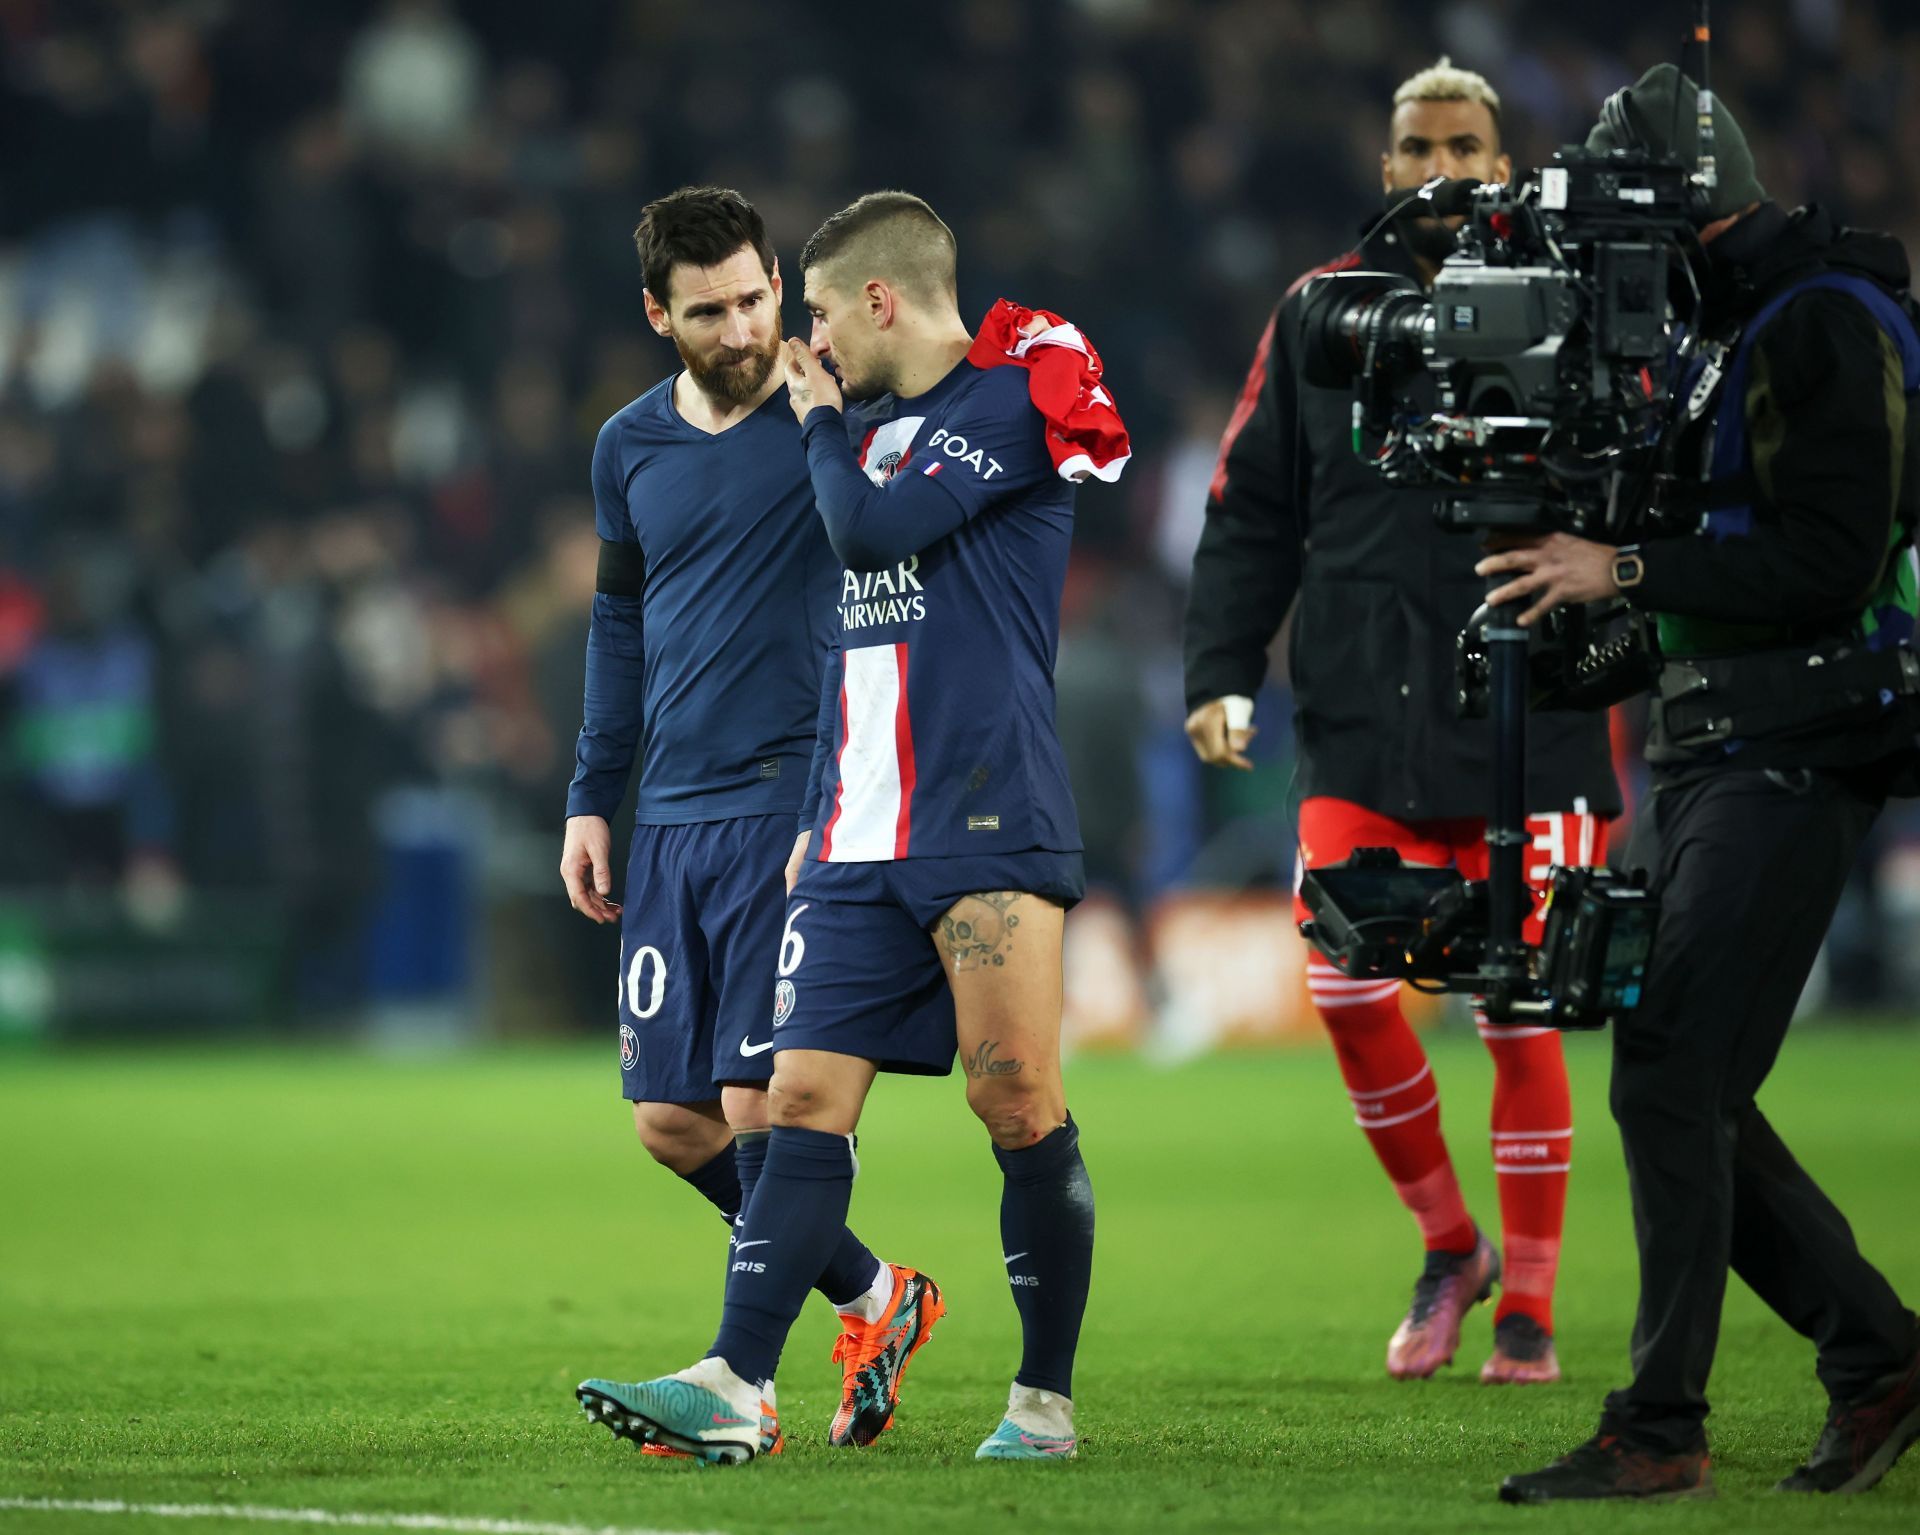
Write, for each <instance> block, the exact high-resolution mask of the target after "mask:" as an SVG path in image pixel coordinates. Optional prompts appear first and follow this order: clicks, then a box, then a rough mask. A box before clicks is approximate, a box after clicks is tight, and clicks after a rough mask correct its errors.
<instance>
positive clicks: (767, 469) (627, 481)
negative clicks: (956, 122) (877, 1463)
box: [561, 187, 942, 1453]
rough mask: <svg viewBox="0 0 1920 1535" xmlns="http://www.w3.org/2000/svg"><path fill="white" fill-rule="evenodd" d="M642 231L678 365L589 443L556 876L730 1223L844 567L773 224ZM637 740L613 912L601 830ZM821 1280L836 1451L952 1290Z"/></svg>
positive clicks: (726, 220) (650, 1101)
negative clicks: (832, 1366)
mask: <svg viewBox="0 0 1920 1535" xmlns="http://www.w3.org/2000/svg"><path fill="white" fill-rule="evenodd" d="M634 239H635V243H636V245H637V246H638V248H639V253H640V262H641V267H642V271H643V274H644V277H645V281H646V308H647V318H648V320H649V321H650V322H651V323H652V325H653V328H654V329H655V330H656V331H658V332H659V333H660V334H661V335H662V336H665V337H668V338H669V339H671V340H672V341H673V343H674V345H675V346H676V347H677V348H678V350H679V353H680V358H681V361H682V362H683V363H685V365H686V366H685V369H684V370H683V371H681V372H679V373H677V374H675V375H674V376H673V377H672V378H669V379H668V380H666V381H665V382H664V383H661V384H659V385H657V386H656V387H655V388H653V389H650V390H648V391H647V392H646V393H645V394H643V395H642V396H641V397H640V398H639V399H637V400H635V401H634V402H633V403H632V404H631V405H629V406H627V407H626V408H625V409H624V410H621V411H620V412H619V413H618V414H616V415H615V416H614V417H613V418H612V419H611V420H609V421H608V422H607V423H606V425H605V426H604V427H602V428H601V431H600V436H599V440H598V442H597V443H596V444H595V447H594V454H593V497H594V507H595V516H596V520H597V522H598V525H599V531H600V539H601V546H600V547H601V556H600V572H599V580H598V583H597V584H598V591H597V593H596V595H595V597H594V600H593V620H592V625H591V628H590V630H589V637H588V641H587V686H586V707H585V715H586V719H585V725H584V728H583V729H582V730H581V732H580V740H579V746H578V751H577V771H576V772H575V774H574V779H573V785H572V788H571V790H570V791H569V793H568V796H567V833H566V849H565V852H564V854H563V856H562V860H561V874H562V877H563V878H564V879H565V881H566V885H567V891H568V894H569V896H570V898H571V899H572V902H573V904H574V906H575V908H576V909H578V910H579V911H580V912H582V913H583V914H584V915H586V916H587V917H589V918H591V919H592V920H593V921H595V922H603V923H611V922H618V923H619V924H620V931H621V955H620V973H619V1014H620V1018H619V1038H620V1066H621V1081H622V1086H623V1091H624V1093H625V1096H626V1097H627V1098H629V1099H631V1100H632V1101H633V1112H634V1124H635V1127H636V1128H637V1129H638V1131H639V1133H640V1139H641V1142H642V1143H643V1144H644V1145H645V1146H646V1148H647V1150H648V1151H649V1152H650V1153H651V1154H652V1155H653V1156H654V1158H655V1159H656V1160H657V1161H659V1162H661V1163H663V1164H664V1165H665V1166H667V1167H668V1168H670V1169H672V1170H673V1171H674V1172H676V1173H678V1174H679V1175H680V1176H681V1177H682V1178H684V1179H685V1180H686V1181H687V1182H688V1183H690V1184H692V1185H693V1187H694V1188H696V1189H697V1190H699V1191H700V1193H702V1194H703V1195H705V1196H706V1197H707V1198H708V1199H709V1200H711V1201H712V1202H713V1204H714V1205H715V1206H717V1207H718V1208H719V1210H720V1213H721V1215H722V1216H723V1217H725V1218H726V1219H727V1220H728V1221H729V1222H730V1223H733V1222H737V1220H738V1218H739V1214H740V1211H741V1209H742V1208H743V1206H744V1204H745V1201H746V1198H747V1197H748V1196H749V1195H751V1193H752V1191H753V1186H754V1183H755V1181H756V1180H757V1178H758V1177H759V1173H760V1167H761V1164H762V1163H763V1161H764V1160H765V1157H766V1153H767V1139H768V1137H767V1125H768V1120H767V1095H766V1083H767V1078H768V1077H769V1076H770V1075H771V1072H772V1065H773V1054H772V1051H773V1044H774V1040H773V1031H772V1025H771V1023H770V1021H769V1020H770V1015H771V1011H772V994H773V985H774V980H775V977H774V966H775V961H776V956H777V954H778V951H779V947H780V937H781V914H782V907H783V903H784V900H785V895H786V891H785V885H784V882H783V879H782V869H783V867H784V865H785V863H786V861H787V858H788V856H789V854H790V852H791V850H792V848H793V846H794V817H795V815H796V814H797V813H798V812H799V810H800V808H801V804H802V799H803V796H804V794H805V792H806V787H807V776H808V770H809V767H810V765H811V762H812V757H813V734H814V725H815V713H816V710H817V708H818V701H819V690H820V671H821V661H822V657H823V655H824V654H825V651H826V648H827V645H828V644H829V643H830V640H831V628H830V624H831V622H832V619H833V613H834V609H833V599H834V596H835V593H836V592H837V589H838V584H839V575H840V572H839V568H838V564H837V562H836V561H835V559H834V557H833V551H832V549H831V548H830V547H829V546H828V543H827V539H826V535H825V532H824V530H823V529H822V527H821V525H820V519H819V518H818V516H817V515H815V512H814V504H813V487H812V485H811V484H810V483H809V480H808V473H807V462H806V457H805V454H804V452H803V451H802V448H801V443H800V435H799V431H798V428H797V426H796V424H795V422H794V419H793V416H792V414H791V412H790V411H788V410H787V408H786V405H785V402H784V401H783V400H781V399H779V398H777V396H779V395H781V394H782V393H783V392H784V390H785V380H784V378H783V376H782V370H781V369H780V368H779V366H778V365H777V364H778V361H779V357H780V292H781V285H780V274H779V268H778V264H777V262H776V261H775V260H774V257H773V253H772V250H771V248H770V247H769V246H768V244H767V237H766V232H765V230H764V228H763V227H762V224H761V221H760V217H759V215H758V214H757V213H756V212H755V211H754V210H753V208H752V206H751V205H749V204H748V203H747V202H746V200H745V199H744V198H742V197H741V196H740V194H739V193H737V192H731V191H726V190H722V189H720V188H717V187H692V188H686V189H683V190H682V191H679V192H675V193H674V194H673V195H671V196H669V197H665V198H662V199H660V200H659V201H658V202H655V203H653V204H651V205H650V206H649V207H648V208H647V209H646V210H645V214H644V216H643V217H642V219H641V221H640V226H639V228H638V229H637V230H636V231H635V233H634ZM636 751H637V752H638V754H639V756H640V761H641V768H640V787H639V796H638V813H637V815H636V817H635V821H636V824H635V826H634V831H633V844H632V850H631V853H630V855H629V859H628V865H627V883H626V890H625V897H626V899H625V901H624V903H622V904H619V905H616V904H615V903H613V902H612V901H611V900H610V899H609V896H610V894H611V892H612V871H611V867H610V859H611V842H612V837H611V832H610V830H609V826H608V821H609V819H610V818H611V817H612V815H613V813H614V811H615V809H616V808H617V807H618V805H619V803H620V800H621V797H622V795H623V794H624V793H625V791H626V785H627V779H628V776H629V774H630V773H631V771H632V767H633V762H634V757H635V754H636ZM736 1240H737V1237H736ZM809 1283H810V1284H812V1285H813V1286H814V1287H816V1288H818V1289H819V1290H820V1291H821V1292H822V1293H823V1294H824V1295H825V1296H826V1297H827V1299H828V1301H830V1302H831V1303H833V1305H834V1307H835V1309H836V1310H837V1311H838V1312H839V1313H840V1317H841V1324H842V1328H843V1333H842V1337H841V1340H840V1344H839V1346H838V1347H837V1348H836V1349H835V1352H834V1357H835V1358H836V1359H837V1360H839V1361H840V1363H841V1365H842V1401H841V1410H840V1412H839V1414H838V1415H837V1416H836V1417H835V1419H834V1422H833V1426H832V1430H831V1432H830V1438H831V1441H832V1442H833V1443H835V1444H866V1443H869V1442H870V1441H871V1440H872V1439H873V1438H874V1436H875V1435H877V1434H878V1433H879V1432H880V1431H881V1430H882V1429H884V1428H885V1427H886V1426H887V1422H888V1421H889V1419H890V1417H891V1413H892V1406H893V1402H894V1399H895V1397H896V1395H897V1393H898V1389H899V1378H900V1374H901V1371H902V1370H903V1369H904V1366H905V1361H906V1359H907V1357H910V1356H911V1354H912V1352H913V1351H914V1350H915V1349H917V1348H918V1347H919V1346H920V1345H921V1344H923V1343H924V1342H925V1341H926V1339H927V1335H928V1333H929V1332H930V1331H931V1329H932V1326H933V1323H934V1321H935V1320H937V1319H938V1317H939V1315H940V1313H941V1309H942V1307H941V1302H940V1294H939V1290H938V1288H937V1287H936V1286H934V1285H933V1284H932V1282H931V1281H930V1280H928V1279H927V1278H926V1277H925V1276H924V1275H922V1274H918V1273H916V1272H914V1271H913V1270H911V1269H906V1268H901V1267H898V1266H895V1265H891V1264H885V1263H881V1262H879V1261H878V1260H877V1259H875V1257H874V1256H873V1254H872V1253H871V1252H869V1251H868V1250H867V1249H866V1247H865V1246H864V1245H863V1244H862V1243H861V1242H860V1241H859V1239H858V1238H857V1237H855V1236H854V1235H853V1233H852V1232H850V1231H848V1230H846V1229H845V1227H844V1225H843V1226H842V1228H841V1230H840V1231H839V1232H838V1233H837V1234H836V1235H835V1238H834V1241H833V1243H832V1244H830V1246H829V1248H828V1249H827V1250H825V1251H823V1253H822V1255H821V1262H820V1264H819V1266H818V1267H817V1268H816V1270H815V1273H814V1274H813V1275H812V1276H810V1277H809ZM903 1326H904V1327H905V1334H904V1336H902V1328H903ZM883 1408H884V1410H882V1409H883ZM609 1423H610V1426H613V1427H615V1428H616V1429H618V1428H622V1427H624V1424H623V1423H622V1424H614V1423H612V1421H611V1420H609ZM771 1443H772V1441H770V1442H769V1447H771ZM647 1448H648V1449H649V1450H653V1451H654V1452H656V1453H674V1452H672V1451H671V1450H670V1449H668V1448H667V1447H665V1446H653V1445H649V1446H648V1447H647Z"/></svg>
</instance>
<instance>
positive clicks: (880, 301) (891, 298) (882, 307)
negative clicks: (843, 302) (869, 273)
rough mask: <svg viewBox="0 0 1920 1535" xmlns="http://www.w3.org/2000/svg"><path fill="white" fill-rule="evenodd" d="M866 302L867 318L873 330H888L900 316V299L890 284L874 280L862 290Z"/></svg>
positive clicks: (877, 279)
mask: <svg viewBox="0 0 1920 1535" xmlns="http://www.w3.org/2000/svg"><path fill="white" fill-rule="evenodd" d="M862 296H863V297H864V298H865V299H866V301H867V316H868V318H869V319H871V320H872V321H873V328H874V329H875V330H890V329H892V328H893V322H894V321H895V320H896V319H898V318H899V316H900V299H899V296H898V295H897V294H895V293H894V291H893V287H892V285H891V284H890V283H885V282H882V281H881V280H880V279H879V278H877V277H876V278H875V279H874V280H873V281H872V282H870V283H868V284H867V286H866V287H865V288H864V289H863V290H862Z"/></svg>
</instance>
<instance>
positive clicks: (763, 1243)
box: [733, 1237, 773, 1253]
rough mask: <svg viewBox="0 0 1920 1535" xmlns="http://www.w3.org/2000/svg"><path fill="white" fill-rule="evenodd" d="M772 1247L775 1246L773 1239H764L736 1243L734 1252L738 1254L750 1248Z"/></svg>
mask: <svg viewBox="0 0 1920 1535" xmlns="http://www.w3.org/2000/svg"><path fill="white" fill-rule="evenodd" d="M772 1245H773V1238H772V1237H762V1238H761V1239H760V1240H759V1241H757V1242H735V1243H734V1244H733V1250H734V1251H735V1252H737V1253H743V1252H745V1251H746V1250H747V1249H748V1248H749V1247H771V1246H772Z"/></svg>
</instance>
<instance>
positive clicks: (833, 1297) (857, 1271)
mask: <svg viewBox="0 0 1920 1535" xmlns="http://www.w3.org/2000/svg"><path fill="white" fill-rule="evenodd" d="M733 1144H734V1148H735V1152H736V1155H737V1157H738V1160H739V1166H740V1208H741V1211H742V1214H741V1215H739V1216H736V1217H735V1218H734V1223H733V1224H734V1236H735V1237H736V1238H737V1237H738V1236H739V1234H740V1232H739V1227H740V1223H741V1221H742V1220H744V1219H745V1213H744V1212H745V1210H746V1206H747V1201H748V1200H750V1199H752V1198H753V1186H754V1184H756V1183H758V1182H759V1181H760V1169H761V1168H762V1167H763V1166H765V1165H766V1160H767V1132H766V1131H765V1130H743V1131H741V1132H740V1133H739V1134H738V1135H736V1136H735V1137H734V1140H733ZM879 1273H880V1260H879V1259H878V1258H876V1257H874V1255H873V1254H872V1253H871V1252H870V1251H868V1249H867V1244H866V1243H865V1242H863V1241H861V1240H860V1238H858V1237H857V1236H855V1235H854V1234H853V1231H852V1229H851V1228H848V1227H842V1228H841V1231H840V1240H839V1241H838V1242H836V1243H835V1244H834V1248H833V1256H832V1257H830V1258H828V1259H827V1266H826V1267H825V1268H824V1269H822V1270H821V1272H820V1277H819V1278H818V1279H816V1280H814V1282H813V1287H814V1289H816V1290H818V1291H819V1292H820V1293H821V1294H822V1295H824V1296H826V1298H827V1302H828V1304H829V1305H834V1306H846V1305H851V1304H852V1303H853V1302H854V1301H856V1300H858V1299H859V1298H860V1297H861V1296H862V1295H864V1294H865V1293H866V1292H867V1290H868V1289H870V1288H871V1287H872V1285H873V1283H874V1280H875V1279H876V1278H877V1277H878V1275H879Z"/></svg>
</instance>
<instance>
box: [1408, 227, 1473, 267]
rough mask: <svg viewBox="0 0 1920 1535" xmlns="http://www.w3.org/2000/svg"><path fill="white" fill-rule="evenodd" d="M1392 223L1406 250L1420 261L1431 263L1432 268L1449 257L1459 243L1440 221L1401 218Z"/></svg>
mask: <svg viewBox="0 0 1920 1535" xmlns="http://www.w3.org/2000/svg"><path fill="white" fill-rule="evenodd" d="M1394 223H1395V225H1396V227H1397V228H1398V229H1399V231H1400V238H1401V239H1402V240H1404V241H1405V242H1406V246H1407V249H1408V250H1409V251H1411V252H1412V253H1413V254H1414V255H1415V256H1417V257H1418V258H1419V259H1420V260H1422V261H1427V262H1431V263H1432V264H1433V265H1434V266H1438V265H1440V263H1441V262H1443V261H1445V260H1446V259H1447V257H1449V256H1451V255H1452V254H1453V252H1454V249H1455V247H1456V246H1457V244H1458V243H1459V242H1458V240H1457V238H1456V236H1455V233H1454V231H1453V230H1451V229H1449V228H1448V227H1447V225H1446V223H1445V221H1444V220H1441V219H1428V218H1405V217H1403V218H1398V219H1395V220H1394Z"/></svg>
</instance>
